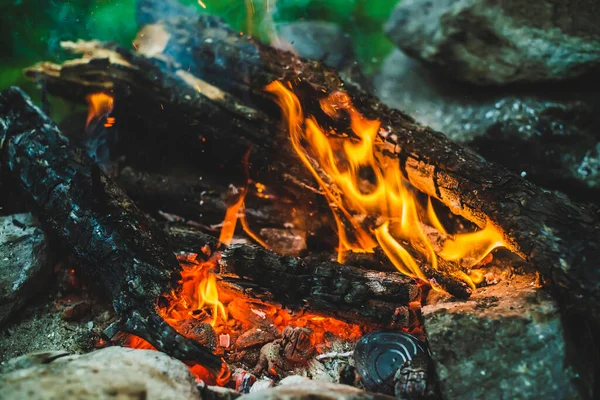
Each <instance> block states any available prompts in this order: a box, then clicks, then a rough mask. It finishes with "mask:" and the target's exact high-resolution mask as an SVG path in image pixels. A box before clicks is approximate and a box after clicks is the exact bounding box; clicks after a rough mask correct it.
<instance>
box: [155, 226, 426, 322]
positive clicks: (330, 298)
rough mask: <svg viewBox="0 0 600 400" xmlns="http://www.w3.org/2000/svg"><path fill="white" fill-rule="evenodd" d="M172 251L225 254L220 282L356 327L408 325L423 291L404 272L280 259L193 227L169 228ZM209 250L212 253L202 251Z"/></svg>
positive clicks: (246, 293)
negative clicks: (225, 242)
mask: <svg viewBox="0 0 600 400" xmlns="http://www.w3.org/2000/svg"><path fill="white" fill-rule="evenodd" d="M167 232H168V234H169V237H170V239H171V243H172V246H173V248H175V249H176V250H179V251H184V252H193V253H198V254H199V256H201V257H202V255H203V254H213V253H215V252H220V253H221V258H220V261H219V265H220V268H219V270H218V272H219V279H220V280H221V282H223V283H226V284H229V285H233V286H234V287H237V288H239V290H240V291H242V292H243V293H244V294H245V295H246V296H256V297H260V298H262V299H265V300H267V301H272V302H277V303H279V304H282V305H283V306H285V307H288V308H290V309H295V310H298V309H304V310H308V311H311V312H314V313H317V314H321V315H326V316H331V317H335V318H338V319H341V320H344V321H347V322H351V323H359V324H362V323H370V324H376V325H380V326H387V327H394V326H396V327H407V326H408V325H409V322H410V310H409V307H408V304H409V303H410V302H411V301H414V300H418V298H419V295H420V293H421V291H420V288H419V286H418V284H417V282H416V281H414V280H413V279H411V278H408V277H406V276H404V275H402V274H401V273H399V272H377V271H372V270H371V271H370V270H367V269H364V268H360V267H355V266H350V265H342V264H339V263H337V262H332V261H308V260H303V259H301V258H298V257H289V256H280V255H278V254H275V253H273V252H271V251H268V250H265V249H263V248H260V247H256V246H250V245H231V246H229V247H226V246H224V245H222V244H220V243H219V242H218V240H217V239H215V238H213V237H212V236H210V235H207V234H205V233H202V232H201V231H199V230H196V229H192V228H190V227H185V226H180V225H172V226H169V227H167ZM203 246H208V251H207V249H206V248H205V249H201V247H203Z"/></svg>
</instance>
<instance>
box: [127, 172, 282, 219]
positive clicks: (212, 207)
mask: <svg viewBox="0 0 600 400" xmlns="http://www.w3.org/2000/svg"><path fill="white" fill-rule="evenodd" d="M202 175H205V174H202ZM116 181H117V183H118V184H119V186H120V187H121V188H123V190H125V191H126V192H127V194H128V195H129V196H130V197H131V198H132V199H133V200H134V201H135V202H136V204H138V205H139V206H140V207H141V208H143V209H144V210H145V211H146V212H149V213H151V214H154V215H156V213H157V212H159V211H162V212H165V213H169V214H175V215H177V216H180V217H183V218H184V219H186V220H190V221H195V222H201V223H202V224H204V225H209V226H210V225H215V224H219V223H220V222H222V221H223V218H224V216H225V213H226V212H227V208H228V207H230V206H231V204H232V203H234V202H235V201H237V200H238V197H239V195H238V196H236V195H233V194H232V193H230V192H231V188H230V187H228V186H227V185H226V184H223V183H222V180H221V181H219V180H217V179H214V178H211V177H210V176H199V174H198V173H197V174H196V175H191V174H190V173H189V172H179V171H177V172H173V173H167V174H160V173H153V172H147V171H138V170H134V169H133V168H131V167H125V168H123V169H122V170H121V171H120V173H119V176H118V177H117V178H116ZM236 186H239V187H243V186H242V185H241V184H238V185H236ZM276 206H279V207H276ZM289 208H290V209H289V210H288V209H285V210H284V209H283V204H281V203H279V204H273V202H267V201H258V200H256V199H254V198H250V196H247V197H246V200H245V207H244V213H245V214H246V216H247V217H248V218H250V219H251V220H252V221H253V222H254V223H256V224H257V225H259V226H283V225H284V224H285V223H286V222H289V221H290V220H291V218H292V217H291V215H292V212H291V207H289ZM282 211H284V212H283V213H282ZM286 215H287V216H288V217H287V219H286V218H285V216H286Z"/></svg>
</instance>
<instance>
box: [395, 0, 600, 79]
mask: <svg viewBox="0 0 600 400" xmlns="http://www.w3.org/2000/svg"><path fill="white" fill-rule="evenodd" d="M598 21H600V7H598V2H597V0H579V1H577V2H568V1H567V2H566V1H561V0H545V1H542V0H507V1H497V0H435V1H432V0H403V1H402V2H400V3H399V4H398V6H396V8H395V10H394V11H393V13H392V16H391V17H390V19H389V21H388V22H387V24H386V25H385V31H386V33H387V34H388V36H389V37H390V39H391V40H392V41H393V42H394V43H395V44H396V45H397V46H399V47H400V48H402V49H404V50H405V51H406V52H407V54H410V55H412V56H414V57H417V58H419V59H421V60H424V61H426V62H427V63H430V64H432V65H435V66H438V67H440V68H441V69H442V70H443V71H444V72H447V73H448V74H450V75H452V76H454V77H455V78H457V79H460V80H464V81H468V82H473V83H477V84H482V85H505V84H508V83H516V82H541V81H550V80H564V79H570V78H575V77H578V76H581V75H583V74H585V73H587V72H590V71H593V70H595V69H596V68H597V67H598V66H599V65H600V24H598Z"/></svg>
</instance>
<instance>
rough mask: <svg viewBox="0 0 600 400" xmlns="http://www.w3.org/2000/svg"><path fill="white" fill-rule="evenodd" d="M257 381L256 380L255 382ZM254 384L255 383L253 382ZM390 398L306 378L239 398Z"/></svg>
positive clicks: (287, 399) (240, 399) (348, 399)
mask: <svg viewBox="0 0 600 400" xmlns="http://www.w3.org/2000/svg"><path fill="white" fill-rule="evenodd" d="M257 383H258V382H257ZM255 385H256V383H255ZM298 399H314V400H338V399H340V400H391V399H394V397H391V396H386V395H381V394H375V393H368V392H365V391H364V390H360V389H357V388H355V387H352V386H347V385H340V384H339V383H330V382H323V381H318V380H307V381H306V382H303V383H301V384H297V383H292V384H286V385H281V386H277V387H274V388H269V389H264V390H261V391H259V392H256V393H249V394H246V395H244V396H242V397H239V400H298Z"/></svg>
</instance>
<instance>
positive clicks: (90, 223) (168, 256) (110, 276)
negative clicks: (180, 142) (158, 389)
mask: <svg viewBox="0 0 600 400" xmlns="http://www.w3.org/2000/svg"><path fill="white" fill-rule="evenodd" d="M0 167H1V170H2V173H3V174H5V175H7V176H9V177H10V178H11V179H13V180H15V181H17V182H18V183H19V186H20V189H21V190H22V191H23V193H24V194H25V196H26V197H27V198H28V200H30V201H31V203H32V206H33V209H34V212H35V214H36V215H37V217H38V218H39V219H40V220H41V221H42V223H43V226H44V228H45V230H46V232H48V233H49V234H50V235H51V236H52V237H54V238H56V239H57V243H59V244H60V245H62V246H63V247H64V249H65V250H66V251H68V252H69V253H70V254H72V255H73V256H75V258H76V259H77V260H78V262H79V263H80V269H81V271H82V272H83V273H84V274H85V275H87V277H88V280H89V282H91V283H92V284H95V285H96V286H97V289H98V290H99V291H100V293H104V294H105V295H106V296H107V297H108V298H109V299H110V300H111V301H112V304H113V307H114V309H115V311H116V312H117V313H118V314H119V315H120V316H121V318H122V321H121V326H122V327H123V329H124V330H125V331H127V332H130V333H135V334H136V335H139V336H141V337H142V338H144V339H145V340H147V341H148V342H150V343H151V344H152V345H153V346H155V347H156V348H157V349H159V350H161V351H164V352H166V353H169V354H171V355H172V356H174V357H177V358H180V359H182V360H185V361H188V362H196V363H200V364H202V365H205V366H206V367H207V368H209V369H211V370H212V371H214V372H215V373H219V371H220V370H221V368H222V361H221V359H220V358H219V357H217V356H215V355H214V354H212V353H211V352H210V351H209V350H208V349H206V348H205V347H203V346H202V345H200V344H199V343H196V342H194V341H193V340H191V339H188V338H186V337H184V336H182V335H180V334H179V333H177V332H176V331H175V329H173V328H172V327H171V326H169V325H168V324H167V323H166V322H165V321H164V320H163V319H162V318H161V317H159V316H158V314H157V313H156V309H155V304H156V301H157V299H158V297H159V296H160V295H162V294H164V293H169V292H170V291H171V290H173V289H176V288H177V282H178V281H179V280H180V278H181V276H180V270H181V267H180V266H179V263H178V262H177V259H176V258H175V257H174V255H173V252H172V251H171V250H170V249H169V246H168V242H167V238H166V237H165V235H164V233H162V232H161V231H160V230H159V229H156V227H155V226H154V224H153V223H152V222H151V221H150V220H149V219H148V218H147V217H146V216H145V214H144V213H142V212H141V211H140V210H139V209H138V208H137V207H136V206H135V204H134V203H133V202H132V201H131V200H130V199H129V198H128V197H127V196H126V195H125V193H124V192H123V191H122V190H121V189H120V188H119V187H118V186H117V185H116V184H115V183H114V182H112V181H111V180H110V179H109V178H108V177H107V176H106V175H105V174H104V173H103V172H102V171H101V170H100V168H99V167H98V166H97V165H96V164H94V163H93V162H92V160H91V159H90V158H89V157H88V156H87V154H86V153H85V152H84V151H82V150H81V149H79V148H77V147H75V146H74V145H72V144H71V143H70V142H69V140H68V139H67V138H66V137H65V136H63V135H62V134H61V132H60V131H59V129H58V128H57V127H56V125H55V124H54V123H53V122H52V121H51V120H50V119H49V118H48V117H47V116H46V115H44V114H43V113H42V112H41V111H40V110H39V109H38V108H37V107H36V106H34V105H33V103H32V102H31V100H30V99H29V98H28V97H27V95H25V94H24V93H23V92H22V91H21V90H20V89H17V88H9V89H7V90H5V91H3V92H2V93H0Z"/></svg>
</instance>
